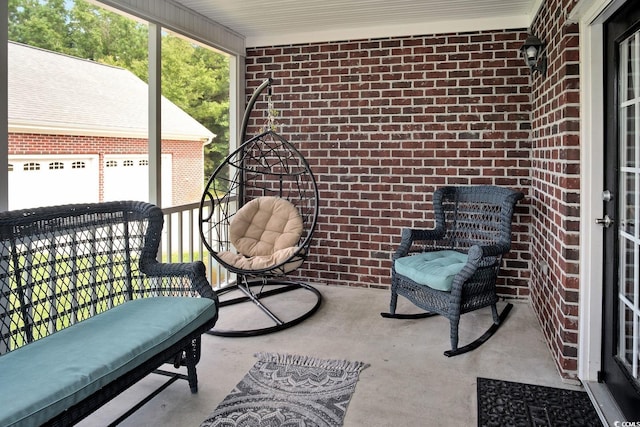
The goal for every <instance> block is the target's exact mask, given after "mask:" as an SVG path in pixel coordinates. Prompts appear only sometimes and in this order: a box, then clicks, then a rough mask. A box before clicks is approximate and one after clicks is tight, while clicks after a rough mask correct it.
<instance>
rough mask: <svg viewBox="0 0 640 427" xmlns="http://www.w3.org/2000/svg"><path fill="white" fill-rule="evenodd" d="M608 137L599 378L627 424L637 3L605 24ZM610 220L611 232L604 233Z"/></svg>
mask: <svg viewBox="0 0 640 427" xmlns="http://www.w3.org/2000/svg"><path fill="white" fill-rule="evenodd" d="M605 37H606V40H605V47H606V59H607V60H606V61H605V63H606V66H605V67H606V69H605V75H606V91H605V93H606V102H607V105H606V120H605V123H606V135H605V136H606V138H605V141H606V142H605V144H606V147H605V153H606V156H605V171H606V172H605V183H604V184H605V191H609V192H610V193H609V194H610V195H611V197H605V193H603V203H604V213H605V215H606V216H605V217H604V218H603V220H602V221H601V223H602V224H603V226H605V229H604V230H605V231H604V233H605V258H604V271H605V277H604V295H605V300H604V322H603V325H604V326H603V355H602V360H603V366H602V375H601V377H602V379H603V381H604V382H605V383H606V384H607V386H608V387H609V389H610V390H611V393H612V395H613V396H614V398H615V400H616V402H617V403H618V405H619V406H620V408H621V410H622V411H623V413H624V414H625V416H626V417H627V418H628V419H629V420H636V421H637V420H640V381H639V380H640V372H639V362H640V360H639V356H640V352H639V349H640V343H639V342H638V337H639V336H640V229H639V228H638V227H637V224H638V223H640V120H639V119H638V115H639V114H640V4H638V2H636V1H629V2H627V4H626V5H625V6H623V7H622V9H620V10H619V11H618V12H617V13H616V14H615V15H614V16H612V18H611V19H610V20H609V21H608V22H607V23H606V25H605ZM607 218H612V219H613V222H612V224H614V225H615V226H610V227H607V224H608V222H607V221H606V219H607Z"/></svg>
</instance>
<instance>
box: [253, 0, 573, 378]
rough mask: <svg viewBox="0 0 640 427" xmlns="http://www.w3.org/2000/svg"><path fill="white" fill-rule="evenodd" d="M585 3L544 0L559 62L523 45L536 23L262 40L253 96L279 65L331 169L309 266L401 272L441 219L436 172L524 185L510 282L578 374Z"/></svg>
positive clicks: (347, 272) (301, 133)
mask: <svg viewBox="0 0 640 427" xmlns="http://www.w3.org/2000/svg"><path fill="white" fill-rule="evenodd" d="M575 3H576V2H575V1H563V0H546V1H544V2H543V5H542V6H541V9H540V10H539V11H538V13H537V15H536V18H535V21H534V25H533V32H534V33H536V34H537V35H538V36H539V37H540V38H541V39H543V40H545V41H547V43H548V46H549V50H548V51H547V52H546V53H547V55H548V57H549V71H548V72H547V75H546V77H541V76H540V75H539V74H535V75H533V76H532V75H531V74H530V73H529V69H528V68H527V67H526V66H525V65H524V61H523V60H522V58H521V57H520V56H519V47H520V46H521V45H522V43H523V41H524V40H525V39H526V37H527V29H526V28H515V29H504V30H496V31H479V32H465V33H460V34H458V33H451V34H438V35H425V36H420V35H415V36H410V37H390V38H379V39H367V40H349V41H342V42H326V43H305V44H292V45H283V46H264V47H262V46H261V47H253V48H248V49H247V58H246V84H247V96H249V95H250V94H251V93H252V92H253V90H254V89H255V88H256V87H257V86H258V85H259V84H260V83H261V82H262V81H263V80H264V79H265V78H266V77H269V76H271V77H273V78H274V80H275V84H274V87H273V100H274V101H275V106H276V109H277V110H279V112H280V115H279V121H280V123H281V125H282V129H281V133H282V134H283V135H284V136H285V137H286V138H288V139H289V140H291V141H295V142H296V144H297V147H299V148H300V149H301V151H302V153H303V155H304V156H305V157H306V158H307V160H308V161H309V163H310V165H311V167H312V169H313V171H314V173H315V175H316V179H317V181H318V185H319V190H320V199H321V215H320V221H319V224H318V228H317V232H316V235H315V243H314V245H313V247H312V250H311V252H310V256H309V260H308V262H307V263H306V264H304V265H303V268H302V269H301V270H300V271H299V272H298V274H299V275H300V276H301V277H305V278H307V279H309V280H312V281H317V282H322V283H328V284H331V285H346V286H359V287H363V286H364V287H375V288H388V287H389V286H390V274H389V271H390V268H391V254H392V252H393V251H394V250H395V248H396V246H397V245H398V243H399V240H400V231H401V228H402V227H409V226H415V227H423V226H424V227H430V226H431V225H432V224H433V223H432V218H431V217H430V213H429V212H430V210H431V208H430V197H431V194H432V192H433V190H434V189H435V188H436V187H438V186H441V185H446V184H453V185H456V184H496V185H501V186H507V187H511V188H514V189H517V190H520V191H523V192H524V193H525V195H526V198H525V199H524V200H523V201H522V202H521V203H520V204H519V206H518V208H517V210H516V215H515V219H514V228H513V231H514V241H513V247H512V251H511V254H510V255H509V256H508V258H507V259H506V263H505V267H504V269H503V272H502V277H501V279H500V282H499V284H498V285H499V291H500V293H501V295H503V296H505V297H509V298H528V299H530V300H531V302H532V305H533V307H534V310H535V312H536V314H537V317H538V320H539V322H540V324H541V326H542V329H543V332H544V335H545V337H546V340H547V342H548V344H549V348H550V351H551V353H552V354H553V357H554V359H555V360H556V364H557V367H558V370H559V372H560V374H561V375H562V376H563V377H564V378H567V379H575V378H577V353H578V350H577V348H578V295H579V291H578V282H579V280H578V266H579V264H578V261H579V251H578V248H579V233H578V232H579V216H580V206H579V196H580V191H579V190H580V175H579V173H580V138H579V120H580V115H579V108H578V106H579V84H578V83H579V82H578V78H579V76H578V72H579V71H578V46H579V43H578V42H579V40H578V34H577V25H576V24H572V23H569V22H568V21H567V16H568V14H569V13H570V11H571V9H572V8H573V6H574V5H575ZM256 109H257V110H261V111H264V110H265V107H264V106H260V105H258V106H257V107H256ZM261 120H262V119H256V120H255V121H254V122H253V123H254V127H253V130H255V129H256V128H257V126H259V125H261V123H260V121H261ZM534 260H535V261H534Z"/></svg>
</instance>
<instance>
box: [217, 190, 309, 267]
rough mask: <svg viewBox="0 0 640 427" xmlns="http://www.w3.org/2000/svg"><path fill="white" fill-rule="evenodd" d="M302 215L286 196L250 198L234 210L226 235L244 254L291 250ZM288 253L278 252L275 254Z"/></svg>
mask: <svg viewBox="0 0 640 427" xmlns="http://www.w3.org/2000/svg"><path fill="white" fill-rule="evenodd" d="M302 228H303V223H302V217H301V216H300V212H299V211H298V209H297V208H296V207H295V206H294V205H293V204H292V203H291V202H289V201H288V200H286V199H283V198H280V197H272V196H265V197H259V198H257V199H253V200H251V201H250V202H249V203H247V204H245V205H244V206H242V208H240V209H239V210H238V212H236V214H235V215H234V217H233V220H232V221H231V224H230V225H229V238H230V241H231V243H232V244H233V246H234V247H235V248H236V250H237V251H238V252H239V253H240V254H242V255H244V256H245V257H256V256H260V257H262V256H266V257H271V256H273V255H274V254H276V253H278V252H279V251H281V250H283V249H284V250H289V251H290V250H291V248H293V247H295V246H296V245H297V244H298V242H299V241H300V237H301V236H302ZM281 256H282V257H285V258H283V259H282V261H283V260H285V259H286V257H289V256H291V254H289V255H286V254H283V255H278V257H281Z"/></svg>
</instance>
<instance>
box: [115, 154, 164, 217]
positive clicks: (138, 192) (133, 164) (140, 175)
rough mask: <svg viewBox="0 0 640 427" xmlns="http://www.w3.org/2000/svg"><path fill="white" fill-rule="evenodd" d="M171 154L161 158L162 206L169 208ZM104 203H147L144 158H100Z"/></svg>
mask: <svg viewBox="0 0 640 427" xmlns="http://www.w3.org/2000/svg"><path fill="white" fill-rule="evenodd" d="M171 183H172V176H171V155H170V154H163V155H162V204H163V206H171V203H172V198H171V194H172V193H171V191H172V188H171ZM104 200H105V201H113V200H140V201H148V200H149V160H148V159H147V156H146V155H105V156H104Z"/></svg>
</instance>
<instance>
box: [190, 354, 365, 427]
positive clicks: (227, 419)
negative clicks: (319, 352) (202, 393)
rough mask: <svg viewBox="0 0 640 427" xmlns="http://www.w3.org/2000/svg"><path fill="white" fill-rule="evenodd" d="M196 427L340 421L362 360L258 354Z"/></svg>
mask: <svg viewBox="0 0 640 427" xmlns="http://www.w3.org/2000/svg"><path fill="white" fill-rule="evenodd" d="M256 357H257V358H258V361H257V362H256V364H255V365H254V366H253V367H252V368H251V370H250V371H249V373H248V374H247V375H245V377H244V378H243V379H242V381H240V382H239V383H238V385H236V386H235V388H234V389H233V390H232V391H231V393H229V395H228V396H227V397H225V399H224V400H223V401H222V402H221V403H220V405H218V407H217V408H216V409H215V411H214V412H213V413H212V414H211V415H210V416H209V417H208V418H207V419H206V420H205V421H204V422H203V423H202V424H201V427H218V426H220V427H222V426H224V427H232V426H242V427H254V426H255V427H258V426H260V427H263V426H269V427H275V426H287V427H302V426H305V427H315V426H318V427H324V426H327V427H334V426H341V425H342V422H343V420H344V415H345V412H346V410H347V406H348V405H349V401H350V400H351V396H352V394H353V392H354V390H355V388H356V383H357V382H358V376H359V374H360V371H362V370H363V369H364V368H366V367H367V366H369V365H368V364H366V363H362V362H349V361H345V360H324V359H316V358H312V357H307V356H295V355H289V354H274V353H258V354H256Z"/></svg>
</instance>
